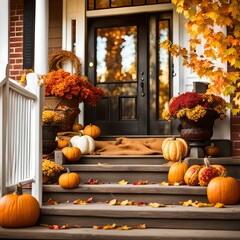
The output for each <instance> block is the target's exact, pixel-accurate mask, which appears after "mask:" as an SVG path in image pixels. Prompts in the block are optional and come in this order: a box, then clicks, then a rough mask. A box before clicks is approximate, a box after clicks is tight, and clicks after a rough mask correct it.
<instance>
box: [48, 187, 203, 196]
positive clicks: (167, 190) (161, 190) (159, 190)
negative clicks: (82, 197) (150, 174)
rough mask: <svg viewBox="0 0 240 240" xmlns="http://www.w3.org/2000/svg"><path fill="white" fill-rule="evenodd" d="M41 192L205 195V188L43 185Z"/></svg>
mask: <svg viewBox="0 0 240 240" xmlns="http://www.w3.org/2000/svg"><path fill="white" fill-rule="evenodd" d="M43 192H55V193H56V192H60V193H70V192H71V193H72V192H74V193H90V192H93V193H129V194H131V193H140V194H171V195H174V194H175V195H177V194H179V195H180V194H181V195H182V194H186V197H187V195H189V194H194V195H206V192H207V188H206V187H200V186H188V185H181V186H161V185H159V184H146V185H133V184H127V185H121V184H96V185H94V184H93V185H91V184H80V185H79V186H78V187H77V188H73V189H64V188H62V187H60V185H51V184H49V185H43Z"/></svg>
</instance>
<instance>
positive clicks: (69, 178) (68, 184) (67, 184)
mask: <svg viewBox="0 0 240 240" xmlns="http://www.w3.org/2000/svg"><path fill="white" fill-rule="evenodd" d="M80 180H81V179H80V176H79V175H78V174H77V173H75V172H70V170H69V168H67V172H66V173H63V174H61V175H60V177H59V178H58V183H59V185H60V186H61V187H62V188H66V189H72V188H76V187H77V186H78V185H79V184H80Z"/></svg>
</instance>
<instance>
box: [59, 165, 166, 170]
mask: <svg viewBox="0 0 240 240" xmlns="http://www.w3.org/2000/svg"><path fill="white" fill-rule="evenodd" d="M64 168H65V169H67V168H69V169H70V170H72V169H73V170H74V171H85V172H88V171H99V172H113V171H114V172H138V171H142V172H168V170H169V165H110V164H64Z"/></svg>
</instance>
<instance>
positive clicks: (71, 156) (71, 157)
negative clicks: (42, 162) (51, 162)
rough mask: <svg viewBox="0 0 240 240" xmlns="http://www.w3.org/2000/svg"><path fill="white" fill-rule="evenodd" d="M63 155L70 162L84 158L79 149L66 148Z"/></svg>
mask: <svg viewBox="0 0 240 240" xmlns="http://www.w3.org/2000/svg"><path fill="white" fill-rule="evenodd" d="M62 153H63V155H64V156H65V158H66V159H67V160H68V161H70V162H75V161H78V160H79V159H80V158H81V156H82V153H81V150H80V149H79V148H78V147H64V148H63V149H62Z"/></svg>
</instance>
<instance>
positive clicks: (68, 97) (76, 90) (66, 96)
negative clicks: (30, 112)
mask: <svg viewBox="0 0 240 240" xmlns="http://www.w3.org/2000/svg"><path fill="white" fill-rule="evenodd" d="M43 79H44V85H45V96H46V98H45V107H46V108H48V109H52V110H58V111H61V112H62V113H64V114H65V121H64V122H63V124H62V125H61V130H62V131H69V130H71V129H72V125H73V123H74V122H75V119H76V117H77V115H78V114H79V112H80V111H79V108H78V106H79V103H81V102H85V103H86V104H88V105H90V106H96V104H97V101H98V100H99V99H101V98H102V97H103V96H104V93H103V91H102V89H100V88H98V87H95V86H94V85H92V84H91V83H90V82H89V81H88V78H87V77H86V76H81V75H76V74H70V73H69V72H67V71H65V70H64V69H58V70H55V71H51V72H49V73H48V74H46V75H44V76H43Z"/></svg>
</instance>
